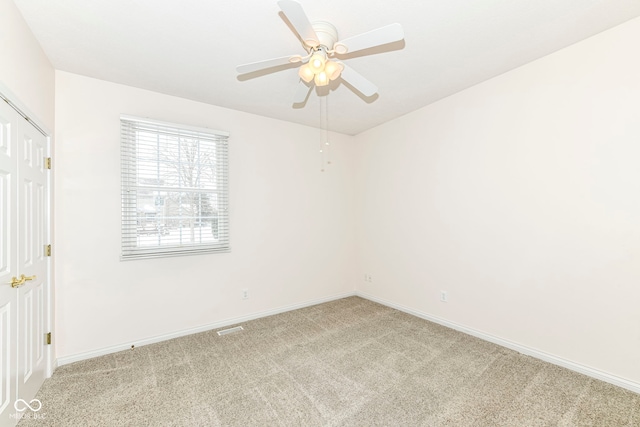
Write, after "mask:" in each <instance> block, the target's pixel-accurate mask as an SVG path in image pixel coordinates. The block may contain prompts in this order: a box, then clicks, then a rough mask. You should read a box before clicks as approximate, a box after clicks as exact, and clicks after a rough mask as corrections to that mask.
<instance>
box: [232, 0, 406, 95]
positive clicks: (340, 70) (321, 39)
mask: <svg viewBox="0 0 640 427" xmlns="http://www.w3.org/2000/svg"><path fill="white" fill-rule="evenodd" d="M278 6H279V7H280V9H281V10H282V13H284V15H285V16H286V18H287V19H288V20H289V22H290V23H291V25H292V26H293V28H294V29H295V30H296V32H297V33H298V35H299V36H300V39H301V40H302V47H303V48H304V50H305V51H306V52H307V54H306V55H304V56H302V55H290V56H283V57H280V58H273V59H267V60H265V61H258V62H252V63H250V64H244V65H239V66H237V67H236V70H237V71H238V74H247V73H252V72H255V71H259V70H264V69H267V68H272V67H277V66H281V65H286V64H291V63H300V68H299V70H298V75H299V76H300V85H299V88H298V90H297V92H296V94H295V97H294V103H303V102H304V101H305V100H306V99H307V96H308V94H309V92H310V91H311V89H312V88H313V86H314V85H315V86H326V85H328V84H329V82H330V81H332V80H335V79H337V78H338V77H341V78H342V80H343V81H345V82H347V83H348V84H349V85H351V87H353V88H354V89H356V90H357V91H358V92H360V93H362V94H363V95H364V96H366V97H370V96H373V95H374V94H375V93H376V92H377V91H378V88H377V87H376V86H375V85H374V84H373V83H371V82H370V81H369V80H367V79H366V78H364V77H363V76H362V75H360V74H359V73H358V72H356V71H355V70H353V69H352V68H350V67H348V66H347V65H346V64H344V63H343V62H340V61H336V60H335V58H336V55H344V54H350V53H353V52H357V51H361V50H364V49H369V48H372V47H375V46H380V45H384V44H387V43H393V42H396V41H400V40H402V39H403V38H404V32H403V30H402V26H401V25H400V24H391V25H387V26H385V27H381V28H378V29H375V30H372V31H369V32H366V33H362V34H359V35H357V36H353V37H348V38H346V39H344V40H338V32H337V30H336V28H335V27H334V26H333V25H332V24H331V23H329V22H324V21H318V22H313V23H312V22H310V21H309V18H307V15H306V14H305V12H304V10H303V9H302V6H301V5H300V3H298V2H296V1H293V0H280V1H279V2H278Z"/></svg>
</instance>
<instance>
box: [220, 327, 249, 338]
mask: <svg viewBox="0 0 640 427" xmlns="http://www.w3.org/2000/svg"><path fill="white" fill-rule="evenodd" d="M240 331H244V329H243V328H242V326H236V327H235V328H229V329H223V330H221V331H218V335H220V336H222V335H227V334H233V333H234V332H240Z"/></svg>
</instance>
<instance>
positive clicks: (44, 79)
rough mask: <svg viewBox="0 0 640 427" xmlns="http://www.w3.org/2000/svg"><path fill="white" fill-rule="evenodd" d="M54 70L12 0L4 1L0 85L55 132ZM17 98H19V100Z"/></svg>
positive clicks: (1, 8)
mask: <svg viewBox="0 0 640 427" xmlns="http://www.w3.org/2000/svg"><path fill="white" fill-rule="evenodd" d="M54 76H55V73H54V70H53V67H52V66H51V63H50V62H49V60H48V59H47V57H46V56H45V54H44V52H43V51H42V48H41V47H40V44H39V43H38V41H37V40H36V38H35V37H34V35H33V33H31V30H30V29H29V27H28V26H27V24H26V22H25V21H24V18H23V17H22V14H20V11H19V10H18V8H17V7H16V5H15V3H14V2H13V1H12V0H0V86H4V87H6V88H8V89H9V91H10V92H11V93H10V95H13V96H14V97H15V98H14V99H12V101H14V102H15V101H19V102H20V105H21V107H22V106H26V108H25V109H27V110H28V112H29V113H31V114H34V116H35V119H36V120H37V121H38V124H40V125H42V126H45V127H47V128H48V130H49V131H51V132H53V126H54V110H53V108H54V90H55V85H54ZM16 98H17V99H16Z"/></svg>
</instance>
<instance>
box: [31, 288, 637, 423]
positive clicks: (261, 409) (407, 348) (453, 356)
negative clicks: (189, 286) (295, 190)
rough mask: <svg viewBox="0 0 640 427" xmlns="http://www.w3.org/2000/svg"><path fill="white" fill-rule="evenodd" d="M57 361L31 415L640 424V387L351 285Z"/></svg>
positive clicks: (84, 419) (113, 419) (67, 419)
mask: <svg viewBox="0 0 640 427" xmlns="http://www.w3.org/2000/svg"><path fill="white" fill-rule="evenodd" d="M243 326H244V328H245V330H244V331H243V332H239V333H236V334H231V335H226V336H218V335H217V334H216V333H215V332H214V331H212V332H206V333H201V334H197V335H192V336H188V337H184V338H178V339H174V340H171V341H166V342H163V343H159V344H154V345H149V346H146V347H140V348H136V349H134V350H128V351H124V352H120V353H116V354H112V355H108V356H103V357H100V358H96V359H92V360H87V361H83V362H78V363H74V364H71V365H66V366H62V367H60V368H59V369H58V370H56V372H55V373H54V375H53V377H52V378H50V379H48V380H47V381H46V382H45V384H44V386H43V387H42V389H41V390H40V392H39V393H38V396H37V397H38V399H40V400H41V401H42V409H41V410H40V412H39V415H40V416H44V417H45V418H44V419H38V420H27V419H23V420H22V421H21V423H20V426H21V427H27V426H44V425H47V426H243V427H246V426H538V425H539V426H640V395H638V394H635V393H632V392H630V391H627V390H624V389H621V388H618V387H615V386H612V385H609V384H606V383H603V382H601V381H597V380H594V379H591V378H588V377H586V376H583V375H580V374H577V373H575V372H571V371H568V370H566V369H562V368H559V367H556V366H554V365H550V364H548V363H545V362H541V361H539V360H536V359H534V358H531V357H528V356H524V355H521V354H519V353H516V352H514V351H511V350H508V349H505V348H502V347H499V346H497V345H494V344H490V343H487V342H485V341H482V340H479V339H477V338H474V337H471V336H469V335H465V334H462V333H459V332H456V331H453V330H451V329H447V328H445V327H442V326H439V325H436V324H434V323H430V322H427V321H425V320H421V319H419V318H416V317H413V316H410V315H407V314H404V313H402V312H399V311H396V310H393V309H390V308H388V307H384V306H382V305H379V304H376V303H373V302H370V301H367V300H364V299H361V298H358V297H351V298H346V299H342V300H338V301H333V302H329V303H326V304H321V305H316V306H313V307H308V308H304V309H301V310H296V311H292V312H288V313H284V314H280V315H276V316H271V317H267V318H263V319H259V320H255V321H252V322H247V323H245V324H243Z"/></svg>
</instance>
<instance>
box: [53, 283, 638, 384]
mask: <svg viewBox="0 0 640 427" xmlns="http://www.w3.org/2000/svg"><path fill="white" fill-rule="evenodd" d="M354 295H357V296H359V297H361V298H365V299H368V300H370V301H374V302H377V303H379V304H382V305H386V306H387V307H391V308H395V309H396V310H400V311H403V312H405V313H408V314H411V315H413V316H416V317H420V318H421V319H425V320H429V321H431V322H434V323H438V324H440V325H442V326H446V327H447V328H451V329H455V330H457V331H460V332H464V333H465V334H469V335H472V336H474V337H477V338H480V339H483V340H485V341H489V342H492V343H494V344H497V345H500V346H502V347H506V348H509V349H511V350H515V351H517V352H519V353H522V354H526V355H528V356H532V357H535V358H537V359H540V360H544V361H545V362H549V363H553V364H554V365H558V366H562V367H563V368H567V369H570V370H572V371H575V372H579V373H581V374H584V375H587V376H589V377H591V378H595V379H598V380H601V381H605V382H607V383H610V384H613V385H616V386H619V387H622V388H625V389H627V390H630V391H633V392H635V393H639V394H640V384H638V383H636V382H633V381H630V380H627V379H624V378H620V377H617V376H615V375H611V374H609V373H607V372H603V371H599V370H597V369H594V368H591V367H588V366H584V365H581V364H579V363H576V362H572V361H570V360H566V359H562V358H560V357H557V356H554V355H552V354H548V353H545V352H542V351H539V350H536V349H533V348H530V347H526V346H523V345H521V344H518V343H514V342H512V341H508V340H505V339H502V338H499V337H496V336H493V335H490V334H487V333H484V332H481V331H478V330H476V329H472V328H469V327H466V326H463V325H459V324H457V323H454V322H450V321H448V320H445V319H441V318H439V317H436V316H432V315H429V314H426V313H423V312H420V311H417V310H414V309H411V308H408V307H405V306H402V305H400V304H396V303H394V302H391V301H387V300H385V299H382V298H378V297H375V296H373V295H370V294H367V293H365V292H360V291H358V292H348V293H344V294H339V295H333V296H329V297H325V298H320V299H316V300H311V301H305V302H302V303H297V304H292V305H288V306H283V307H278V308H275V309H272V310H265V311H260V312H256V313H252V314H249V315H246V316H241V317H235V318H231V319H225V320H221V321H219V322H214V323H210V324H207V325H202V326H198V327H196V328H190V329H184V330H181V331H176V332H172V333H169V334H163V335H157V336H155V337H151V338H146V339H142V340H138V341H134V342H129V343H123V344H120V345H114V346H111V347H105V348H101V349H97V350H93V351H88V352H84V353H79V354H75V355H71V356H65V357H60V358H58V359H55V361H54V365H53V366H54V369H55V368H56V367H58V366H62V365H67V364H69V363H73V362H79V361H81V360H86V359H91V358H94V357H99V356H104V355H106V354H111V353H116V352H118V351H123V350H128V349H130V348H131V346H132V345H134V346H136V347H140V346H143V345H148V344H154V343H157V342H161V341H166V340H170V339H173V338H178V337H183V336H186V335H191V334H197V333H199V332H205V331H209V330H212V329H218V328H223V327H225V326H230V325H235V324H238V323H242V322H248V321H250V320H255V319H259V318H261V317H267V316H272V315H274V314H280V313H284V312H287V311H291V310H297V309H300V308H304V307H309V306H312V305H316V304H322V303H325V302H329V301H334V300H337V299H341V298H346V297H350V296H354Z"/></svg>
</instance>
